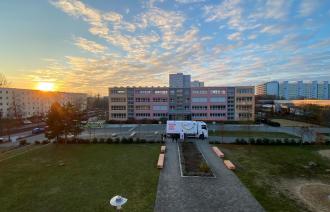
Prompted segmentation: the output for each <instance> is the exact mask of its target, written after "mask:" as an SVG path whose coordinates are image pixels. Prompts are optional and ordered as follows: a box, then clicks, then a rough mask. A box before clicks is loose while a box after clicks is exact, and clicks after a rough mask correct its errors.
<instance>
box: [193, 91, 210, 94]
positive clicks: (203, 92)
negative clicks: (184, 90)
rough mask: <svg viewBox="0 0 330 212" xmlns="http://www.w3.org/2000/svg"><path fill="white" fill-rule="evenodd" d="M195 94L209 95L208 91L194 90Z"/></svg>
mask: <svg viewBox="0 0 330 212" xmlns="http://www.w3.org/2000/svg"><path fill="white" fill-rule="evenodd" d="M193 94H207V90H193Z"/></svg>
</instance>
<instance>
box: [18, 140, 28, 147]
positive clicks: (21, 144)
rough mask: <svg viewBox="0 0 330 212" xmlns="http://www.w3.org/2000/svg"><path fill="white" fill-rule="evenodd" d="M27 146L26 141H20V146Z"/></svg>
mask: <svg viewBox="0 0 330 212" xmlns="http://www.w3.org/2000/svg"><path fill="white" fill-rule="evenodd" d="M26 144H27V142H26V140H20V141H19V145H20V146H24V145H26Z"/></svg>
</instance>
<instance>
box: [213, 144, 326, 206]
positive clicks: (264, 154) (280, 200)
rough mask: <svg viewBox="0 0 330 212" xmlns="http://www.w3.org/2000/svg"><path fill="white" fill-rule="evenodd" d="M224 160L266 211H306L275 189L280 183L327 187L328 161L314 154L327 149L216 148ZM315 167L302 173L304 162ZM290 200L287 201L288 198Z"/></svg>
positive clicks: (299, 147)
mask: <svg viewBox="0 0 330 212" xmlns="http://www.w3.org/2000/svg"><path fill="white" fill-rule="evenodd" d="M219 146H220V149H221V150H222V151H223V152H224V154H225V156H226V158H228V159H230V160H231V161H232V162H233V163H234V164H236V165H237V170H236V171H235V173H236V174H237V176H238V177H239V178H240V180H241V181H242V182H243V183H244V184H245V185H246V186H247V188H248V189H249V190H250V191H251V193H252V194H253V195H254V196H255V197H256V199H257V200H258V201H259V202H260V204H261V205H262V206H263V207H264V208H265V209H266V211H288V212H290V211H292V212H295V211H307V209H306V208H304V206H303V205H301V204H299V203H298V202H296V200H293V199H291V198H292V195H291V194H289V193H288V192H286V191H283V190H281V189H279V187H280V185H281V183H280V182H283V180H295V179H305V180H320V181H322V182H325V183H328V184H330V175H329V173H328V172H326V169H329V168H330V163H329V160H327V159H325V158H323V157H321V156H320V155H319V154H318V153H317V150H319V149H326V148H328V149H330V147H328V146H316V145H313V146H298V147H297V146H258V145H228V144H227V145H224V144H223V145H219ZM310 161H313V162H316V163H317V167H315V168H312V169H306V168H304V166H306V165H307V164H308V162H310ZM290 197H291V198H290Z"/></svg>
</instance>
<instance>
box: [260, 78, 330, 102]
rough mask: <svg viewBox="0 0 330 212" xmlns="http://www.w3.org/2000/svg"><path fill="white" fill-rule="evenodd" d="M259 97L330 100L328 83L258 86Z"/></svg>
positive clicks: (285, 83) (287, 83)
mask: <svg viewBox="0 0 330 212" xmlns="http://www.w3.org/2000/svg"><path fill="white" fill-rule="evenodd" d="M256 94H257V95H272V96H275V97H278V98H281V99H288V100H290V99H330V89H329V83H328V81H324V82H323V83H318V82H317V81H312V82H303V81H297V82H289V81H283V82H278V81H272V82H267V83H264V84H260V85H257V86H256Z"/></svg>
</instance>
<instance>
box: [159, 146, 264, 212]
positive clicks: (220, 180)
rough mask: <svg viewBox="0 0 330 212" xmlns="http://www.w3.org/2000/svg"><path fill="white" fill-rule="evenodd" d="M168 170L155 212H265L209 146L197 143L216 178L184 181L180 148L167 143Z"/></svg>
mask: <svg viewBox="0 0 330 212" xmlns="http://www.w3.org/2000/svg"><path fill="white" fill-rule="evenodd" d="M166 146H167V152H166V154H165V166H164V169H163V170H161V174H160V177H159V182H158V190H157V197H156V203H155V209H154V211H155V212H158V211H159V212H168V211H171V212H175V211H178V212H179V211H180V212H185V211H187V212H188V211H207V212H212V211H222V212H225V211H234V212H236V211H251V212H258V211H264V210H263V208H262V207H261V205H260V204H259V203H258V202H257V201H256V200H255V198H254V197H253V196H252V195H251V194H250V192H249V191H248V190H247V189H246V188H245V186H244V185H243V184H242V183H241V182H240V181H239V179H238V178H237V177H236V175H235V174H234V173H233V172H232V171H229V170H227V169H226V168H225V167H224V165H223V163H222V161H221V160H220V159H219V158H217V157H216V156H215V155H214V154H213V153H212V152H211V148H210V146H209V144H208V143H206V142H205V141H198V148H199V149H200V151H201V152H202V153H203V154H204V156H205V158H206V160H207V162H208V164H209V165H210V167H211V169H212V171H213V173H214V174H215V176H216V178H202V177H181V176H180V168H179V159H178V157H179V156H178V146H177V144H176V143H172V142H169V141H168V142H167V143H166Z"/></svg>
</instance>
